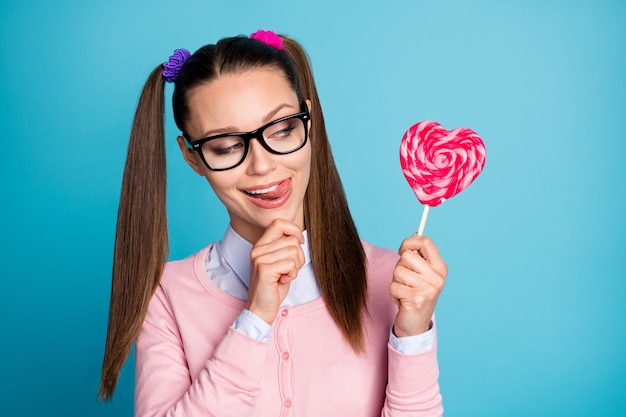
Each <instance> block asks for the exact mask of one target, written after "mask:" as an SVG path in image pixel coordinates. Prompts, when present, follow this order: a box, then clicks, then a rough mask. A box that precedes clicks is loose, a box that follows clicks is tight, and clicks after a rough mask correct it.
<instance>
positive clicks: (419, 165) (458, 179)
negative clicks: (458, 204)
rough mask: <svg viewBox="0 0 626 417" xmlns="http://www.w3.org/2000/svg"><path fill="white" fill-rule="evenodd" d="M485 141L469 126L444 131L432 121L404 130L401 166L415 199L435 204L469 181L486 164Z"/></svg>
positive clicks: (469, 182) (456, 191)
mask: <svg viewBox="0 0 626 417" xmlns="http://www.w3.org/2000/svg"><path fill="white" fill-rule="evenodd" d="M485 158H486V151H485V144H484V143H483V141H482V139H481V138H480V137H479V136H478V135H477V134H476V132H474V131H473V130H471V129H468V128H466V127H461V128H458V129H454V130H450V131H448V130H446V129H444V128H443V127H442V126H441V125H440V124H439V123H437V122H433V121H424V122H419V123H417V124H415V125H413V126H412V127H411V128H410V129H409V130H407V131H406V133H405V134H404V136H403V137H402V143H401V145H400V165H401V166H402V171H403V172H404V176H405V177H406V179H407V181H408V182H409V185H410V186H411V188H412V189H413V192H415V195H416V196H417V199H418V200H419V201H420V202H421V203H422V204H425V205H427V206H431V207H434V206H438V205H439V204H441V203H443V202H444V201H445V200H446V199H448V198H450V197H452V196H454V195H456V194H458V193H460V192H461V191H463V190H464V189H465V188H466V187H467V186H468V185H470V184H471V183H472V181H474V180H475V179H476V177H477V176H478V174H480V172H481V171H482V169H483V167H484V166H485Z"/></svg>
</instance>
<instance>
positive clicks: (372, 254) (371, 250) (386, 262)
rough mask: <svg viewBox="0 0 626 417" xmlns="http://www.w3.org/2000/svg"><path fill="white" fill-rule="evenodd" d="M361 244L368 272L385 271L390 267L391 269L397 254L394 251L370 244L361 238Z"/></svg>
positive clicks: (396, 260)
mask: <svg viewBox="0 0 626 417" xmlns="http://www.w3.org/2000/svg"><path fill="white" fill-rule="evenodd" d="M361 244H362V245H363V250H364V251H365V257H366V259H367V271H368V274H370V273H376V272H378V271H380V270H383V271H387V270H389V269H390V268H391V269H393V267H394V266H395V265H396V263H397V262H398V259H399V255H398V253H397V252H396V251H392V250H391V249H387V248H381V247H380V246H375V245H372V244H371V243H368V242H366V241H364V240H361Z"/></svg>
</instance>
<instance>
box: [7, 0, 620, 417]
mask: <svg viewBox="0 0 626 417" xmlns="http://www.w3.org/2000/svg"><path fill="white" fill-rule="evenodd" d="M357 4H358V6H357ZM258 28H264V29H274V30H276V31H278V32H282V33H286V34H289V35H292V36H293V37H295V38H296V39H298V40H299V41H300V42H302V43H303V45H304V46H305V47H306V48H307V50H308V52H309V54H310V56H311V59H312V62H313V67H314V71H315V75H316V79H317V85H318V88H319V91H320V96H321V100H322V104H323V107H324V110H325V115H326V120H327V122H328V125H327V127H328V131H329V135H330V138H331V142H332V145H333V150H334V154H335V157H336V160H337V164H338V166H339V170H340V173H341V175H342V178H343V180H344V185H345V188H346V192H347V194H348V198H349V201H350V204H351V208H352V212H353V214H354V217H355V220H356V222H357V226H358V228H359V231H360V233H361V234H362V235H363V237H365V238H366V239H367V240H369V241H371V242H373V243H375V244H378V245H381V246H387V247H390V248H397V247H398V246H399V244H400V242H401V240H402V239H403V237H405V236H407V235H409V234H411V233H412V232H413V231H415V230H416V229H417V226H418V223H419V217H420V215H421V210H422V209H421V206H420V205H419V204H418V202H417V200H416V199H415V197H414V195H413V193H412V191H411V190H410V188H409V187H408V185H407V184H406V182H405V180H404V177H403V175H402V172H401V170H400V168H399V163H398V146H399V142H400V138H401V137H402V134H403V133H404V131H405V130H406V129H407V128H408V127H410V126H411V125H412V124H413V123H415V122H417V121H419V120H426V119H433V120H437V121H439V122H441V123H442V124H443V125H444V126H446V127H447V128H453V127H458V126H468V127H471V128H472V129H474V130H476V131H477V132H478V133H479V134H480V135H481V136H482V137H483V140H484V141H485V143H486V146H487V154H488V155H487V165H486V168H485V170H484V172H483V173H482V174H481V176H480V177H479V178H478V179H477V180H476V181H475V182H474V183H473V184H472V185H471V186H470V187H469V188H468V189H467V190H465V191H464V192H463V193H461V194H459V195H458V196H456V197H454V198H453V199H452V200H449V201H447V202H446V203H444V204H443V205H441V206H439V207H436V208H434V209H432V210H431V212H430V216H429V220H428V224H427V226H426V234H428V235H430V236H432V237H433V238H434V239H435V241H436V242H437V243H438V245H439V247H440V250H441V252H442V253H443V255H444V257H445V259H446V261H447V263H448V265H449V269H450V273H449V278H448V283H447V286H446V289H445V290H444V293H443V294H442V297H441V299H440V303H439V305H438V310H437V314H438V321H439V339H440V342H439V344H440V354H439V359H440V369H441V378H440V383H441V389H442V393H443V395H444V406H445V408H446V415H447V416H465V417H470V416H481V417H486V416H591V415H594V416H626V395H625V394H626V359H625V355H624V352H626V328H625V327H626V326H625V324H624V323H625V318H626V303H625V302H624V292H625V290H626V284H625V280H624V278H623V276H624V272H623V271H624V267H625V266H626V261H625V260H626V256H624V254H623V252H624V250H625V249H626V241H625V238H624V236H625V232H626V227H625V226H626V222H625V221H624V213H626V204H625V202H624V194H625V191H626V187H625V186H624V180H625V179H626V175H625V168H624V155H625V154H626V152H625V151H626V145H625V143H626V140H625V138H624V133H623V132H624V120H625V119H626V117H625V116H626V81H625V80H626V76H625V74H626V2H624V1H607V0H604V1H600V0H595V1H592V0H589V1H548V0H547V1H537V0H531V1H525V2H503V1H495V0H493V1H487V0H484V1H461V0H457V1H455V0H441V1H416V0H414V1H392V0H390V1H385V2H383V1H360V2H354V3H352V2H338V1H336V0H317V1H314V2H294V1H272V2H263V1H237V2H208V1H192V0H179V1H176V2H173V1H168V2H166V1H161V0H152V1H143V2H139V1H132V0H124V1H120V0H109V1H106V2H104V1H102V2H85V1H78V0H59V1H56V2H52V1H48V2H46V1H18V0H8V1H4V2H2V4H1V5H0V42H1V48H2V49H1V51H2V53H1V55H0V122H1V123H0V131H1V132H2V138H3V141H2V151H1V152H0V170H1V176H0V178H2V206H1V207H2V216H0V222H1V223H0V230H2V232H1V233H2V239H1V242H2V243H1V245H2V247H1V248H0V256H1V259H0V260H1V261H2V272H1V274H2V280H1V281H0V282H1V284H0V285H1V286H2V290H1V291H0V317H1V318H2V319H1V320H2V330H1V334H2V340H3V341H2V343H1V344H0V360H1V361H2V362H1V369H2V382H0V384H2V387H0V404H2V411H0V414H2V415H3V416H131V415H132V391H133V369H132V368H133V367H132V360H131V362H129V363H128V364H127V366H126V367H125V368H124V370H123V372H122V375H121V379H120V383H119V386H118V390H117V392H116V395H115V397H114V400H113V401H112V402H111V403H109V404H99V403H97V401H96V389H97V386H98V378H99V371H100V365H101V359H102V353H103V346H104V338H105V333H106V321H107V308H108V299H109V288H110V271H111V264H112V248H113V240H114V233H115V221H116V211H117V200H118V196H119V189H120V184H121V176H122V170H123V164H124V159H125V152H126V145H127V138H128V133H129V129H130V124H131V120H132V117H133V113H134V106H135V105H136V102H137V98H138V95H139V92H140V89H141V87H142V85H143V83H144V81H145V79H146V77H147V75H148V73H149V72H150V70H151V69H152V68H154V66H156V65H157V64H158V63H160V62H163V61H164V60H166V59H167V57H168V56H169V55H170V54H171V52H172V51H173V50H174V49H175V48H179V47H186V48H187V49H190V50H195V49H197V48H198V47H200V46H201V45H202V44H204V43H212V42H215V41H216V40H217V39H219V38H221V37H223V36H229V35H236V34H249V33H251V32H253V31H255V30H256V29H258ZM167 93H168V101H169V96H170V95H171V87H168V89H167ZM177 134H178V132H177V130H176V128H175V126H174V124H173V122H172V119H171V112H170V109H169V106H168V119H167V141H168V158H169V159H168V164H169V165H168V170H169V184H168V187H169V203H168V205H169V217H170V233H171V257H172V258H180V257H183V256H186V255H187V254H190V253H192V252H194V251H196V250H198V249H199V248H201V247H203V246H204V245H206V244H207V243H209V242H211V241H213V240H215V239H218V238H219V237H221V235H222V233H223V231H224V228H225V226H226V223H227V217H226V214H225V211H224V209H223V208H222V207H221V206H220V204H219V203H218V202H217V200H216V198H215V197H214V195H213V194H212V192H211V191H210V189H209V187H208V186H207V185H206V182H205V181H204V180H203V179H201V178H200V177H197V176H196V175H195V174H194V173H193V172H192V171H191V170H190V169H189V168H188V167H187V166H186V165H185V164H184V162H183V161H182V158H180V155H179V151H178V149H177V147H176V144H175V137H176V135H177Z"/></svg>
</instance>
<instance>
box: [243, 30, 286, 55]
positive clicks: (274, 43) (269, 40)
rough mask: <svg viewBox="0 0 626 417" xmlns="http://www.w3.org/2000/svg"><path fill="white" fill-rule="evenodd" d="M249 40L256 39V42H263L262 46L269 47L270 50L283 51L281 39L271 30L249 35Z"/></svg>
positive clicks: (258, 31)
mask: <svg viewBox="0 0 626 417" xmlns="http://www.w3.org/2000/svg"><path fill="white" fill-rule="evenodd" d="M250 39H256V40H257V41H259V42H263V43H264V44H266V45H269V46H271V47H272V48H276V49H278V50H279V51H282V50H284V49H285V47H284V46H283V40H282V38H281V37H280V36H278V35H277V34H276V33H274V32H272V31H271V30H261V29H259V30H257V31H256V32H254V33H253V34H252V35H250Z"/></svg>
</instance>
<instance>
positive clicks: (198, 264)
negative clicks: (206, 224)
mask: <svg viewBox="0 0 626 417" xmlns="http://www.w3.org/2000/svg"><path fill="white" fill-rule="evenodd" d="M212 246H213V245H212V244H211V245H209V246H207V247H205V248H204V249H202V250H200V251H198V252H196V253H194V254H192V255H189V256H188V257H186V258H184V259H179V260H173V261H169V262H167V263H166V264H165V266H164V268H163V274H162V275H161V282H160V287H161V288H162V289H163V290H165V291H166V292H169V291H170V290H175V289H181V287H184V286H185V284H187V285H194V286H195V285H197V284H198V280H199V278H200V274H199V273H198V272H199V271H200V270H201V269H199V268H203V266H204V260H205V259H206V257H207V253H208V252H209V251H210V250H211V247H212Z"/></svg>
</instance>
